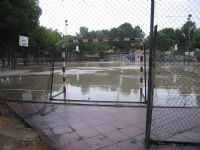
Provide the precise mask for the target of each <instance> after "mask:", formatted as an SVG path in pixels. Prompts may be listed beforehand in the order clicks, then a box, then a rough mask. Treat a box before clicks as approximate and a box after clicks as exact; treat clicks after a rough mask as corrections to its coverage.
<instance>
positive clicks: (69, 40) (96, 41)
mask: <svg viewBox="0 0 200 150" xmlns="http://www.w3.org/2000/svg"><path fill="white" fill-rule="evenodd" d="M101 42H134V43H139V44H141V45H143V43H144V39H142V38H129V37H126V38H90V39H86V38H81V39H67V40H61V41H59V42H58V43H57V44H56V45H59V44H63V43H101Z"/></svg>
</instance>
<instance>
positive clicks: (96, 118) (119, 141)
mask: <svg viewBox="0 0 200 150" xmlns="http://www.w3.org/2000/svg"><path fill="white" fill-rule="evenodd" d="M9 105H10V106H11V107H12V108H13V109H14V110H15V111H16V112H17V113H19V114H20V115H21V116H22V117H24V119H25V120H26V121H28V122H29V123H30V124H31V125H32V126H34V127H36V128H38V129H39V130H40V131H41V132H42V133H43V134H45V135H46V136H47V137H48V138H49V139H50V140H51V141H52V143H51V144H54V146H55V145H56V147H57V149H62V150H99V149H101V150H144V149H145V146H144V135H145V134H144V133H145V120H146V118H145V116H146V109H145V108H141V107H140V108H133V107H131V108H127V107H126V108H125V107H100V106H72V105H71V106H70V105H47V104H30V103H29V104H28V103H10V104H9ZM25 114H26V115H25ZM151 149H156V150H157V149H159V150H167V149H170V150H174V149H181V150H186V149H190V150H197V149H198V150H199V149H200V147H185V146H178V147H177V146H175V145H168V146H155V145H154V146H152V147H151Z"/></svg>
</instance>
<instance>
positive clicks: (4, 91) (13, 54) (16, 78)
mask: <svg viewBox="0 0 200 150" xmlns="http://www.w3.org/2000/svg"><path fill="white" fill-rule="evenodd" d="M4 54H5V53H4ZM1 58H2V61H1V66H0V81H1V83H0V99H1V100H8V101H9V100H12V101H46V100H48V98H49V93H50V87H51V75H52V69H53V68H52V56H51V54H50V53H49V52H46V53H40V55H37V54H35V53H28V50H26V51H24V52H23V53H22V52H17V51H14V50H7V53H6V55H1Z"/></svg>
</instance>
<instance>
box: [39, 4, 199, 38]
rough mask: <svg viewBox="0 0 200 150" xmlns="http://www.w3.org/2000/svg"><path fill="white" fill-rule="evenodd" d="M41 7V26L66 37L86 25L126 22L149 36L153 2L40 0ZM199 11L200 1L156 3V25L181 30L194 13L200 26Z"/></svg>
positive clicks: (105, 26) (98, 27)
mask: <svg viewBox="0 0 200 150" xmlns="http://www.w3.org/2000/svg"><path fill="white" fill-rule="evenodd" d="M39 4H40V7H41V8H42V15H41V17H40V24H41V25H43V26H46V27H48V28H52V29H54V30H55V29H57V30H58V31H59V32H62V33H63V34H70V35H75V34H76V33H78V32H79V28H80V27H83V26H85V27H87V28H88V29H89V31H92V30H101V29H111V28H113V27H118V26H119V25H121V24H123V23H125V22H129V23H131V25H132V26H133V27H135V26H137V25H139V26H140V27H141V28H142V30H143V31H144V32H145V33H146V35H148V34H149V28H150V5H151V1H150V0H39ZM199 8H200V0H155V24H157V25H158V30H161V29H163V28H166V27H173V28H181V26H182V25H183V24H184V23H185V22H186V21H187V16H188V14H191V15H192V17H191V20H192V21H195V22H196V25H197V27H200V17H199V16H200V15H199V14H200V9H199ZM65 20H68V25H67V26H66V25H65Z"/></svg>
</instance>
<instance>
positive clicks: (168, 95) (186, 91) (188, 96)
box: [154, 63, 200, 106]
mask: <svg viewBox="0 0 200 150" xmlns="http://www.w3.org/2000/svg"><path fill="white" fill-rule="evenodd" d="M199 68H200V66H199V65H196V64H191V65H190V66H188V65H180V64H169V63H168V67H167V68H166V64H164V63H161V64H158V65H157V69H156V78H155V79H156V80H155V85H156V89H155V99H156V100H155V101H154V103H155V105H167V106H199V105H200V99H199V98H200V96H199V95H200V80H199V77H200V69H199Z"/></svg>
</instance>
